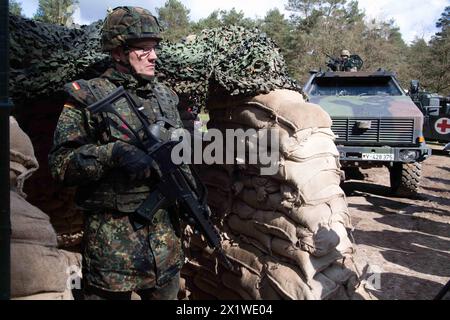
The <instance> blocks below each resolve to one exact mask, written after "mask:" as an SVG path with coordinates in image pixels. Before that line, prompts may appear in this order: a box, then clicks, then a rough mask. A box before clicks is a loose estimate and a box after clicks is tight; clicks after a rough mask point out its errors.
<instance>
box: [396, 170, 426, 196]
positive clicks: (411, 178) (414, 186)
mask: <svg viewBox="0 0 450 320" xmlns="http://www.w3.org/2000/svg"><path fill="white" fill-rule="evenodd" d="M389 171H390V178H391V190H392V193H394V194H395V195H397V196H401V197H414V196H416V195H417V194H418V193H419V183H420V178H421V176H422V164H421V163H419V162H415V163H395V164H394V166H393V167H392V168H390V170H389Z"/></svg>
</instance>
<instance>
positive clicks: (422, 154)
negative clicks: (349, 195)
mask: <svg viewBox="0 0 450 320" xmlns="http://www.w3.org/2000/svg"><path fill="white" fill-rule="evenodd" d="M337 148H338V150H339V158H340V161H341V162H358V163H374V164H377V163H378V164H382V163H390V162H402V163H412V162H421V161H424V160H425V159H427V158H428V157H430V156H431V149H430V148H428V147H427V146H426V145H425V144H423V145H420V146H419V147H391V146H382V147H367V146H364V147H360V146H344V145H338V146H337Z"/></svg>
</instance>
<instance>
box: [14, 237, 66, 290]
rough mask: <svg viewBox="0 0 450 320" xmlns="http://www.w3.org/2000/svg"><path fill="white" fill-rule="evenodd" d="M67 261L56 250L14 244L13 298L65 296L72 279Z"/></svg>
mask: <svg viewBox="0 0 450 320" xmlns="http://www.w3.org/2000/svg"><path fill="white" fill-rule="evenodd" d="M68 268H69V264H68V261H67V258H66V256H65V255H64V254H62V253H61V252H60V251H59V250H58V249H56V248H48V247H44V246H40V245H32V244H23V243H14V242H13V243H12V244H11V296H12V297H23V296H29V295H33V294H36V293H43V292H64V291H65V290H66V289H67V279H68V276H69V273H68V272H69V269H68Z"/></svg>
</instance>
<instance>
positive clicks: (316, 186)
mask: <svg viewBox="0 0 450 320" xmlns="http://www.w3.org/2000/svg"><path fill="white" fill-rule="evenodd" d="M208 108H209V115H210V121H209V123H208V128H209V129H211V128H216V129H219V130H221V131H224V130H226V129H229V128H233V129H236V128H242V129H250V128H253V129H271V130H277V132H278V133H279V140H278V141H279V145H278V146H277V145H275V146H271V148H275V147H277V148H278V150H276V151H278V152H279V158H278V160H279V161H278V170H277V172H276V174H274V175H261V171H260V170H259V169H261V166H260V165H258V164H256V165H255V164H252V165H249V164H225V165H221V164H216V165H212V166H206V165H202V166H199V167H198V171H199V172H200V175H201V177H202V179H203V181H204V183H205V184H206V185H207V187H208V192H209V196H208V200H209V205H210V207H211V209H212V212H213V216H214V219H215V223H216V225H217V227H218V228H219V229H220V231H221V234H222V237H223V247H224V250H225V252H226V255H227V256H228V258H229V259H230V260H231V261H232V263H233V265H234V268H233V269H232V270H228V269H226V268H225V267H224V264H222V263H221V261H220V259H217V256H216V255H215V254H214V253H213V252H212V251H211V250H210V248H208V247H207V246H206V244H205V242H204V241H202V239H201V238H199V237H198V236H196V235H194V234H193V232H192V229H191V228H187V229H186V232H185V245H186V248H187V252H188V259H189V261H188V263H187V264H186V266H185V268H184V269H183V272H182V274H183V278H184V282H183V283H184V285H185V287H186V292H187V295H189V297H190V298H191V299H249V300H253V299H295V300H299V299H350V298H351V297H352V295H353V294H354V291H355V288H356V287H357V285H358V277H357V274H356V269H355V266H354V263H353V260H352V255H353V253H354V249H353V246H352V243H351V242H350V240H349V236H348V233H347V229H350V228H351V222H350V217H349V213H348V208H347V203H346V199H345V195H344V193H343V191H342V190H341V188H340V186H339V184H340V165H339V154H338V151H337V149H336V146H335V145H334V138H335V136H334V134H333V133H332V131H331V129H330V127H331V120H330V118H329V116H328V115H327V114H326V113H325V112H324V111H323V110H322V109H321V108H320V107H319V106H317V105H313V104H310V103H306V102H304V100H303V98H302V95H301V94H299V93H297V92H294V91H290V90H275V91H272V92H270V93H269V94H264V95H259V96H256V97H253V98H246V99H241V100H238V99H231V98H230V99H226V98H223V99H216V100H214V101H211V100H210V101H209V105H208ZM271 151H274V150H273V149H272V150H271Z"/></svg>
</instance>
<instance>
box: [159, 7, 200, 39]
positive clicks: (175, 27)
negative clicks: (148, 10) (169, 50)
mask: <svg viewBox="0 0 450 320" xmlns="http://www.w3.org/2000/svg"><path fill="white" fill-rule="evenodd" d="M156 11H157V12H158V16H159V21H160V22H161V24H162V26H163V28H164V29H165V31H164V32H163V37H164V39H165V40H168V41H171V42H177V41H180V40H182V39H183V38H184V37H185V36H187V35H189V33H190V31H191V28H190V22H189V13H190V10H189V9H187V8H186V7H185V6H184V5H183V4H182V3H181V2H180V1H178V0H167V1H166V3H165V4H164V6H163V7H161V8H157V9H156Z"/></svg>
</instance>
